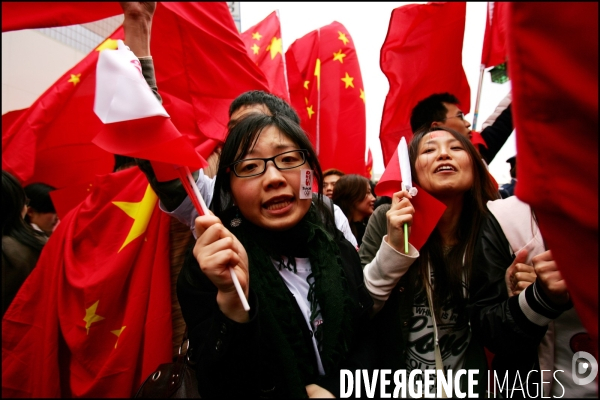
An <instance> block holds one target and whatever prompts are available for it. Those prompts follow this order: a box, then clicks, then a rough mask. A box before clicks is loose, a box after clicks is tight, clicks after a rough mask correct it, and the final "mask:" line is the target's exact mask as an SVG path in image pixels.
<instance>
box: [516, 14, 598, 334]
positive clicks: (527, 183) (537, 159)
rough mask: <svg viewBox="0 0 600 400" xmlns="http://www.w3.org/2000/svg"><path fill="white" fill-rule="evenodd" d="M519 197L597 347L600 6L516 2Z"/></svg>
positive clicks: (517, 192) (517, 193)
mask: <svg viewBox="0 0 600 400" xmlns="http://www.w3.org/2000/svg"><path fill="white" fill-rule="evenodd" d="M509 10H510V11H509V17H508V22H509V27H508V31H507V34H508V37H507V45H508V55H509V65H508V73H509V76H510V79H511V81H512V82H513V83H512V105H513V121H514V124H515V129H516V131H517V132H518V134H517V154H518V160H519V162H518V164H517V176H518V177H519V180H518V182H517V185H516V188H515V194H516V195H517V197H519V198H520V199H521V200H523V201H525V202H526V203H529V204H530V205H531V206H532V208H533V210H534V211H535V213H536V215H537V218H538V221H539V225H540V230H541V232H542V234H543V236H544V239H545V240H546V243H547V245H548V248H549V249H551V250H552V253H553V255H554V258H555V260H556V262H557V264H558V268H559V270H560V271H561V273H562V275H563V277H564V279H565V281H566V283H567V286H568V287H569V293H570V295H571V297H572V300H573V303H574V305H575V308H576V310H577V314H578V315H579V317H580V318H581V320H582V322H583V325H584V326H585V328H586V329H587V330H588V332H589V334H590V335H591V337H592V340H593V342H594V343H598V3H518V2H517V3H510V8H509Z"/></svg>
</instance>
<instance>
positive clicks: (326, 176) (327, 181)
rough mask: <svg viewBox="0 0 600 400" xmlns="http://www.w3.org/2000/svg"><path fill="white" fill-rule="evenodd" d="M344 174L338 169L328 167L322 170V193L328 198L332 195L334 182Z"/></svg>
mask: <svg viewBox="0 0 600 400" xmlns="http://www.w3.org/2000/svg"><path fill="white" fill-rule="evenodd" d="M344 175H345V174H344V173H343V172H342V171H340V170H339V169H335V168H329V169H326V170H325V171H323V194H324V195H325V196H327V197H329V198H330V199H331V198H332V196H333V188H334V187H335V183H336V182H337V181H338V180H339V179H340V178H341V177H342V176H344Z"/></svg>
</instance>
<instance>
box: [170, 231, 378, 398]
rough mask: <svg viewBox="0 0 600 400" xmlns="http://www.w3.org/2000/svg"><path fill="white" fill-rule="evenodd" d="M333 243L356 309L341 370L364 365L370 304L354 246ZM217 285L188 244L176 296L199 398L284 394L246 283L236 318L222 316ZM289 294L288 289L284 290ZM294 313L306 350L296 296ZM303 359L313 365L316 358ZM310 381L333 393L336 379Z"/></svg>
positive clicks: (308, 341) (366, 363)
mask: <svg viewBox="0 0 600 400" xmlns="http://www.w3.org/2000/svg"><path fill="white" fill-rule="evenodd" d="M336 242H337V244H338V247H339V249H340V252H341V259H342V265H343V268H344V272H345V275H346V279H347V282H348V289H349V292H350V293H349V294H350V296H351V297H352V298H354V299H356V301H357V302H358V304H359V306H360V307H359V311H358V312H357V314H356V315H354V316H353V319H354V320H355V326H358V327H360V329H358V330H357V333H356V335H355V340H354V341H353V343H354V346H353V348H352V349H348V352H347V357H346V359H345V360H340V361H341V363H340V365H341V366H342V368H343V369H350V370H355V369H363V368H367V369H368V368H370V358H371V354H372V351H371V350H370V349H369V347H368V346H369V345H370V343H369V342H367V341H365V340H364V339H365V338H366V337H367V334H366V333H365V331H366V330H367V329H368V327H369V312H370V310H371V308H372V305H373V300H372V299H371V297H370V295H369V292H368V291H367V290H366V288H365V286H364V281H363V275H362V268H361V266H360V259H359V257H358V253H357V252H356V249H355V248H354V246H353V245H352V244H351V243H350V242H348V241H347V240H346V239H345V238H344V237H343V236H342V235H341V234H339V235H337V239H336ZM216 293H217V288H216V287H215V286H214V285H213V283H212V282H211V281H210V280H209V279H208V278H207V277H206V276H205V275H204V274H203V273H202V271H201V269H200V267H199V266H198V263H197V262H196V260H195V258H194V257H193V256H192V255H191V249H190V252H189V253H188V257H187V259H186V262H185V263H184V265H183V267H182V270H181V273H180V275H179V280H178V282H177V295H178V298H179V303H180V304H181V310H182V313H183V317H184V319H185V322H186V324H187V326H188V331H189V336H190V348H191V349H192V354H193V355H192V361H194V362H196V363H197V365H196V373H197V377H198V386H199V392H200V395H201V396H202V397H232V398H233V397H242V398H248V397H268V398H279V397H289V395H288V392H287V388H286V387H285V386H284V385H283V382H284V379H283V377H282V373H284V371H283V369H282V368H281V367H280V366H279V365H277V361H276V360H277V359H276V357H274V354H275V352H277V349H276V348H268V347H261V346H264V343H265V341H264V340H262V341H261V335H268V334H269V332H264V331H262V330H261V326H260V319H259V318H258V315H259V314H260V312H261V311H260V307H261V306H260V304H259V303H258V301H257V296H256V294H255V293H254V292H253V290H252V286H251V287H250V295H249V303H250V308H251V310H250V321H249V322H247V323H237V322H235V321H232V320H230V319H229V318H227V317H226V316H225V315H224V314H223V313H222V312H221V311H220V310H219V308H218V306H217V303H216ZM290 296H292V294H291V293H290ZM292 304H294V305H295V311H296V312H295V318H297V319H298V321H301V323H302V325H303V326H306V330H305V331H304V332H303V333H304V341H305V345H306V346H308V347H310V348H311V349H312V346H313V344H312V338H311V335H312V330H311V329H310V327H309V326H307V325H306V322H305V319H304V317H303V315H302V312H301V311H300V308H299V307H298V305H297V303H296V301H295V300H294V301H292ZM306 362H313V363H315V365H316V362H317V361H316V357H315V358H313V359H312V360H306ZM311 383H316V384H318V385H320V386H322V387H324V388H325V389H327V390H329V391H330V392H332V393H333V394H334V395H337V396H338V397H339V388H340V379H339V371H338V373H334V374H330V375H328V376H327V377H326V378H323V377H319V376H315V377H314V379H313V380H312V381H310V382H305V384H306V385H308V384H311Z"/></svg>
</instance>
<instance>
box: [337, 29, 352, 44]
mask: <svg viewBox="0 0 600 400" xmlns="http://www.w3.org/2000/svg"><path fill="white" fill-rule="evenodd" d="M338 33H339V34H340V36H339V37H338V39H340V40H341V41H342V42H344V46H345V45H346V44H348V42H349V41H350V39H348V38H347V37H346V34H345V33H342V32H340V31H338Z"/></svg>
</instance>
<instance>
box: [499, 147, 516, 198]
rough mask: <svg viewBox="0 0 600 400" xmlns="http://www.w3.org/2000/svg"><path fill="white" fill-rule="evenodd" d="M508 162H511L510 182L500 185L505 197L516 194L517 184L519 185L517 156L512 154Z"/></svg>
mask: <svg viewBox="0 0 600 400" xmlns="http://www.w3.org/2000/svg"><path fill="white" fill-rule="evenodd" d="M506 162H507V163H509V164H510V183H505V184H504V185H502V186H500V190H499V191H500V196H501V197H502V198H503V199H505V198H507V197H510V196H513V195H514V194H515V186H516V185H517V157H516V156H512V157H511V158H509V159H508V160H506Z"/></svg>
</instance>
